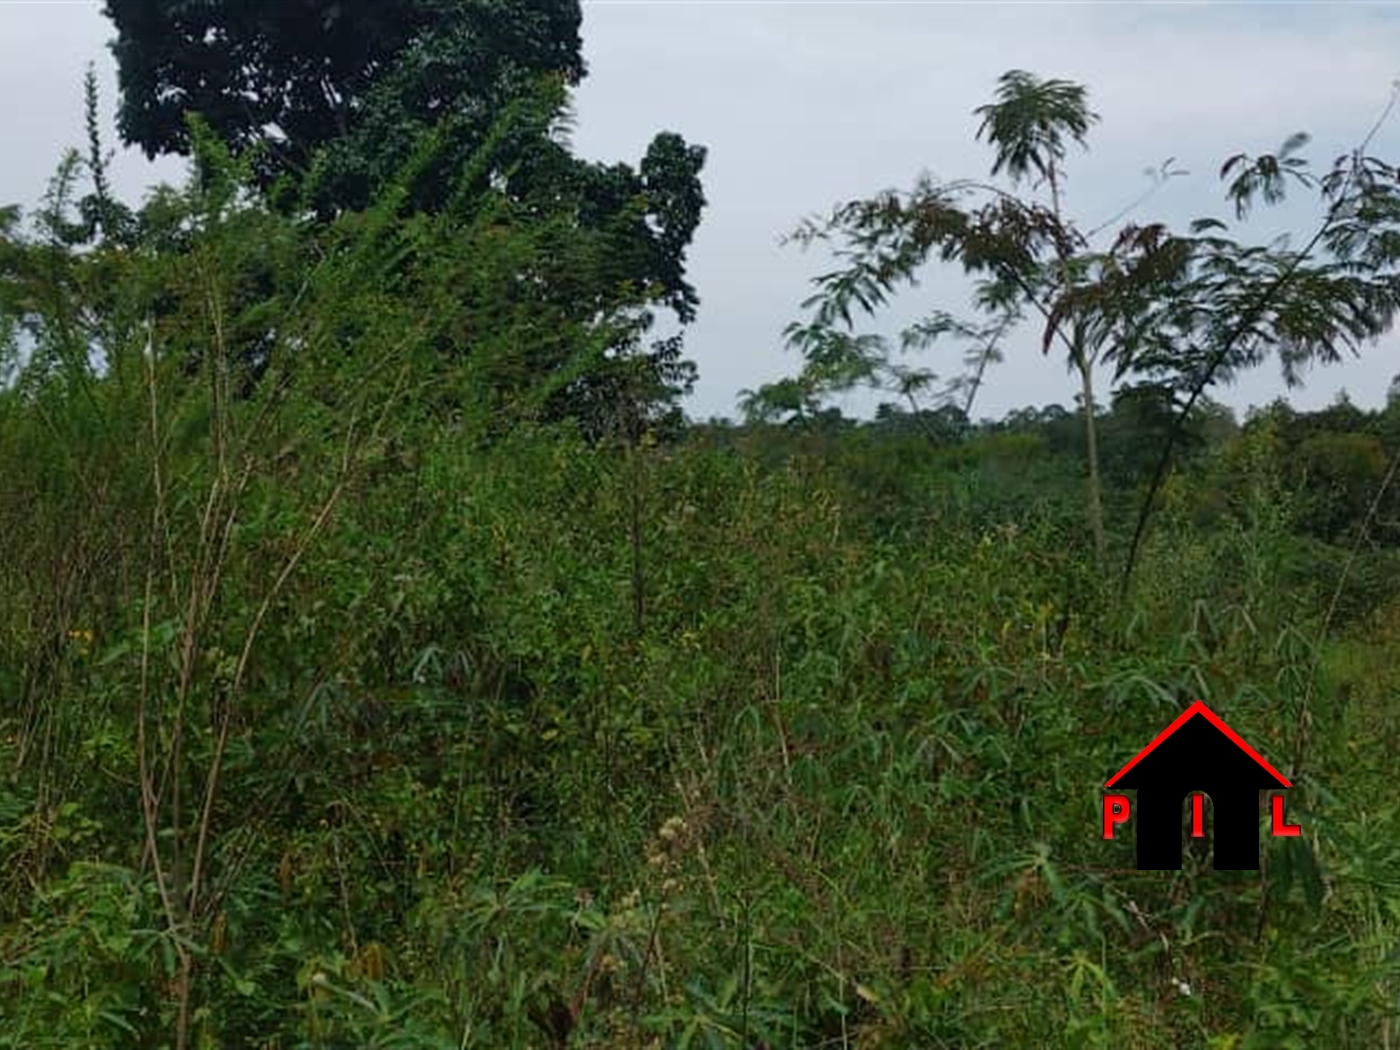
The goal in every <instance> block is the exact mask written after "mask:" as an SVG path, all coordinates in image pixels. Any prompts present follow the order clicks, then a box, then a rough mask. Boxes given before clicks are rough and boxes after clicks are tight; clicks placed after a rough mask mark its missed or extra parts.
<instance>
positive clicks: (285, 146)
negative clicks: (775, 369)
mask: <svg viewBox="0 0 1400 1050" xmlns="http://www.w3.org/2000/svg"><path fill="white" fill-rule="evenodd" d="M106 12H107V14H108V16H109V17H110V18H111V19H112V21H113V23H114V25H115V26H116V28H117V39H116V40H115V42H114V44H113V51H114V53H115V55H116V57H117V61H118V66H119V82H120V86H121V96H122V97H121V104H120V109H119V126H120V129H121V133H122V136H123V138H124V139H125V140H126V141H127V142H128V143H129V144H136V145H139V146H140V147H141V148H143V149H144V150H145V151H146V152H147V153H148V154H149V155H152V156H154V155H156V154H159V153H179V154H186V153H189V152H190V150H191V145H192V140H191V136H190V130H189V121H188V115H189V114H190V113H198V114H199V116H200V118H201V120H202V121H203V122H204V123H205V124H206V125H207V126H208V127H209V128H210V129H211V130H212V132H213V133H214V135H216V136H217V137H218V138H220V139H221V140H223V141H224V142H226V143H227V144H228V146H229V148H230V150H231V151H232V154H233V156H234V157H235V158H240V159H244V160H246V161H247V163H248V164H249V166H250V167H251V170H252V171H253V173H254V177H255V180H256V182H257V184H258V185H259V186H260V188H261V189H262V191H263V192H264V193H265V194H266V195H267V196H268V198H269V200H271V201H273V202H274V203H275V204H277V205H278V206H279V207H281V208H283V209H285V210H288V211H292V212H297V213H307V212H309V213H312V214H314V215H316V216H318V217H320V218H321V219H329V218H331V217H333V216H335V215H337V214H340V213H343V212H346V211H358V210H362V209H364V208H365V207H367V206H368V204H369V203H370V202H371V201H373V200H375V199H377V198H378V196H379V195H380V194H381V193H383V192H384V191H385V190H386V188H388V187H390V186H394V185H395V184H396V179H397V177H398V174H399V173H400V171H401V170H403V168H404V166H405V164H407V163H408V162H409V160H410V158H412V157H415V156H416V155H417V153H416V151H417V149H418V146H419V144H420V143H421V142H422V141H423V140H424V139H425V137H428V136H431V137H433V139H434V140H435V149H434V151H433V153H432V155H431V157H430V158H429V159H428V161H427V162H425V163H423V164H422V165H421V166H420V167H419V170H418V171H417V173H416V175H415V178H414V179H413V180H412V182H411V184H409V185H408V186H407V187H406V190H407V195H408V199H407V204H408V205H409V207H410V208H412V209H415V210H424V211H430V212H440V211H442V210H443V209H445V208H450V207H454V206H456V205H458V204H460V199H461V197H462V196H463V194H468V195H476V196H478V197H482V198H483V199H484V197H485V196H486V194H487V192H488V190H494V189H504V190H505V191H506V193H507V194H508V196H509V197H510V198H511V200H512V201H513V202H515V203H516V204H518V205H520V207H521V208H522V209H524V211H523V212H518V213H517V214H518V215H520V214H525V213H526V212H528V213H529V214H530V215H531V216H532V217H533V218H545V217H548V216H560V217H562V218H564V219H565V220H566V222H565V223H564V224H563V226H556V227H555V228H557V229H559V231H560V232H559V235H560V237H561V238H566V239H567V238H569V237H570V236H571V232H570V231H572V232H576V233H578V234H580V235H581V239H580V238H574V240H573V242H572V245H571V247H570V248H569V249H568V250H565V249H564V248H563V246H562V244H561V248H560V254H561V256H567V257H568V258H570V259H571V260H572V261H573V263H574V264H575V265H574V266H572V267H563V266H560V267H553V268H551V272H550V273H549V274H548V275H540V274H536V275H535V280H536V282H537V283H538V282H544V283H543V286H542V288H536V289H532V292H531V294H532V295H536V294H540V295H543V296H544V297H546V298H548V299H549V301H550V302H551V303H552V304H554V305H556V306H567V307H569V308H570V309H572V310H573V311H575V313H576V314H577V315H578V316H580V317H586V318H592V317H600V316H603V315H606V314H607V313H608V312H609V310H610V309H611V308H613V307H614V306H616V304H617V303H618V302H620V301H624V300H625V301H627V302H629V303H636V302H638V301H639V300H640V302H641V303H642V304H644V305H645V306H647V307H661V308H665V309H669V310H670V311H672V312H673V313H674V314H675V316H676V318H677V319H678V320H679V321H680V322H681V323H682V324H687V323H689V322H690V321H691V320H693V318H694V316H695V309H696V306H697V304H698V297H697V295H696V293H695V290H694V288H693V287H692V286H691V285H690V283H689V282H688V280H687V279H686V273H685V261H686V260H685V256H686V250H687V248H688V246H689V244H690V242H691V239H692V238H693V236H694V233H695V229H696V227H697V225H698V223H699V221H700V216H701V213H702V211H703V208H704V205H705V198H704V193H703V191H702V188H701V185H700V178H699V176H700V171H701V169H702V167H703V165H704V162H705V150H704V149H703V148H702V147H699V146H694V145H690V144H688V143H686V141H685V140H684V139H683V138H682V137H681V136H679V135H677V134H674V133H671V132H665V133H662V134H659V135H657V136H656V138H655V139H654V140H653V141H652V143H651V145H650V146H649V147H648V149H647V151H646V153H645V155H644V157H643V158H642V160H641V162H640V165H638V166H637V167H635V168H634V167H633V166H631V165H628V164H612V165H604V164H598V163H591V162H585V161H583V160H580V159H579V158H577V157H575V156H573V154H572V152H571V151H570V149H569V146H568V142H567V126H568V116H569V114H568V105H567V87H568V86H570V85H576V84H577V83H578V82H579V81H580V80H581V78H582V77H583V76H584V75H585V72H586V69H585V65H584V62H583V58H582V50H581V49H582V44H581V41H580V38H579V27H580V24H581V20H582V15H581V10H580V6H579V4H578V2H577V0H529V2H526V0H504V2H502V0H387V2H385V0H374V2H370V0H107V3H106ZM522 102H524V103H526V104H527V105H529V106H534V107H535V108H536V109H538V110H540V112H539V113H538V114H537V115H536V117H535V118H532V119H524V120H519V119H517V120H512V121H507V122H505V123H504V124H503V123H502V116H503V114H505V113H506V112H507V111H508V110H510V109H512V108H513V107H518V106H519V105H520V104H521V103H522ZM488 146H489V148H486V147H488ZM482 157H486V158H487V160H488V163H486V164H481V163H479V162H480V160H481V158H482ZM464 171H471V172H472V173H473V177H472V178H470V179H467V180H465V181H464V180H463V178H462V173H463V172H464ZM454 198H455V203H454ZM585 255H586V258H584V256H585ZM652 318H653V314H652V312H651V310H650V309H640V310H637V311H635V312H634V319H633V323H632V324H630V325H628V326H626V330H625V331H622V330H619V334H618V339H617V341H616V342H615V343H614V344H613V345H612V346H611V347H610V348H609V349H608V352H607V353H606V355H604V356H602V357H600V356H598V354H597V353H596V352H595V353H594V354H593V357H594V362H593V363H594V364H595V365H596V366H597V367H596V368H594V369H593V370H592V372H590V373H586V374H585V373H577V374H573V376H572V378H571V379H570V381H569V382H568V383H566V384H563V386H564V387H566V388H567V392H566V393H561V394H560V395H559V396H557V397H555V398H554V399H553V402H552V404H553V410H552V411H553V414H555V415H560V414H563V415H571V414H572V415H579V414H580V413H579V412H574V411H573V409H572V408H571V407H569V404H568V402H569V401H570V400H571V399H574V400H578V401H580V403H583V404H584V405H585V407H584V408H583V409H582V410H581V414H582V415H583V416H585V417H587V420H586V421H585V422H586V426H588V428H589V429H591V430H596V429H597V425H596V421H595V417H596V416H597V413H598V411H599V406H600V405H601V404H612V405H615V406H617V409H618V411H620V412H622V413H623V414H625V415H629V417H638V416H639V415H642V416H644V415H648V414H654V412H653V410H652V408H651V407H648V406H651V405H655V404H656V402H655V400H652V401H647V399H660V401H661V402H662V409H663V412H664V411H670V410H672V409H673V408H674V404H675V400H676V398H677V397H678V396H679V395H680V394H681V393H683V392H684V391H686V390H687V389H688V388H689V383H690V382H691V377H692V373H693V366H691V365H690V364H689V363H688V362H686V361H684V360H683V359H681V358H680V356H679V343H678V342H677V341H674V340H662V341H659V342H652V343H650V344H647V343H646V341H645V340H644V338H643V336H644V334H645V333H646V331H647V330H649V328H650V327H651V324H652ZM535 356H536V357H537V358H547V359H548V362H547V363H546V362H545V361H544V360H539V361H537V366H538V367H536V369H535V371H534V378H535V379H537V380H540V381H543V380H545V379H546V378H548V377H549V376H550V374H551V373H558V372H560V371H561V370H563V371H568V369H565V367H564V364H563V363H562V362H560V361H559V359H558V355H557V354H552V355H535ZM577 363H578V362H572V364H577ZM576 371H577V370H575V372H576ZM623 373H626V374H627V378H626V381H625V382H623V381H622V376H623ZM633 373H635V374H633ZM556 378H557V377H556ZM556 385H558V384H556ZM639 397H640V398H642V399H643V401H644V402H646V403H645V404H642V405H637V404H634V402H635V401H636V399H637V398H639ZM629 405H630V406H631V407H627V406H629Z"/></svg>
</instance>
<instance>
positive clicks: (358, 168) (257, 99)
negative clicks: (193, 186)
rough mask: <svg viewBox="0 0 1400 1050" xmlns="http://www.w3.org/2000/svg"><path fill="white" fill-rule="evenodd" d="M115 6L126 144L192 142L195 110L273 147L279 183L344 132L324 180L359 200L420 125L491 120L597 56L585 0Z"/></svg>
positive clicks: (147, 0) (122, 0)
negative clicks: (523, 94) (510, 102)
mask: <svg viewBox="0 0 1400 1050" xmlns="http://www.w3.org/2000/svg"><path fill="white" fill-rule="evenodd" d="M105 11H106V14H107V16H108V17H109V18H110V19H111V20H112V22H113V24H114V25H115V26H116V29H117V38H116V40H115V41H114V42H113V44H112V50H113V53H114V54H115V56H116V59H117V64H118V69H119V82H120V85H121V105H120V109H119V112H118V123H119V126H120V129H121V134H122V137H123V138H124V139H125V140H126V141H127V142H128V143H129V144H132V145H138V146H140V147H141V148H142V149H144V150H145V151H146V153H147V155H149V156H152V157H154V156H156V155H157V154H162V153H179V154H187V153H188V152H189V148H190V139H189V133H188V129H187V125H186V114H187V113H189V112H197V113H199V114H200V115H201V116H203V117H204V119H205V120H206V121H207V122H208V123H209V125H210V127H211V128H213V129H214V130H215V132H216V133H217V134H219V135H220V137H222V138H223V139H224V140H225V141H227V142H228V143H229V145H230V146H231V147H232V149H233V150H234V152H235V154H241V153H242V152H243V151H245V150H247V149H250V148H254V147H257V148H259V149H261V151H262V153H261V155H260V156H259V159H258V166H257V171H258V174H259V176H260V177H261V178H262V179H263V180H264V181H265V182H266V183H267V184H268V185H271V184H272V183H273V182H275V181H276V180H277V179H279V178H281V177H283V176H291V177H292V179H293V180H294V181H295V182H298V183H299V182H301V181H302V179H303V178H304V177H305V176H306V175H307V174H308V172H309V171H310V168H311V165H312V160H313V158H314V156H315V155H316V153H317V151H318V150H321V149H323V148H326V147H329V146H331V145H332V144H333V143H334V144H337V148H335V149H333V150H332V151H331V152H332V158H333V161H334V164H335V167H336V169H337V170H336V171H335V172H334V173H333V175H332V176H331V177H330V178H329V180H328V181H329V183H330V185H329V186H328V187H326V189H327V190H329V191H330V192H331V195H332V196H334V197H336V198H338V202H339V203H348V204H350V205H351V206H358V205H362V204H363V202H364V199H366V198H367V196H368V195H369V192H370V191H371V190H372V188H373V187H372V183H374V182H376V181H380V179H382V176H383V175H384V174H385V172H384V170H383V165H384V162H386V161H387V162H388V164H389V165H390V166H391V167H392V165H393V164H394V163H396V162H400V161H402V159H403V158H404V156H406V154H407V152H408V150H409V149H410V148H411V144H412V141H413V135H414V131H415V129H416V128H418V127H421V126H424V125H431V124H433V123H436V121H437V120H438V119H440V118H441V117H442V116H444V115H445V114H446V113H447V112H448V111H449V110H450V109H454V108H459V107H465V108H466V109H468V110H475V113H474V114H470V115H472V116H475V118H476V119H475V120H474V121H471V123H474V124H475V125H476V126H477V128H478V130H480V129H481V128H483V127H484V126H485V124H486V123H489V118H490V115H491V114H493V113H495V112H497V111H499V109H500V107H501V105H502V103H503V101H504V100H505V99H507V98H510V97H512V96H513V95H515V94H517V93H518V92H519V90H520V88H521V86H522V84H524V83H525V82H527V81H529V80H531V79H534V78H537V77H539V76H540V75H544V74H554V75H557V76H560V77H562V78H563V79H565V80H566V81H567V82H569V83H577V82H578V80H579V79H581V78H582V77H583V75H584V72H585V70H584V63H583V58H582V53H581V52H582V43H581V41H580V38H579V26H580V23H581V21H582V14H581V11H580V8H579V4H578V3H577V2H576V0H528V2H524V0H511V2H494V0H387V2H386V0H335V2H326V0H237V2H223V0H107V2H106V7H105ZM366 147H369V148H366ZM352 158H353V159H354V160H353V161H352ZM377 176H378V177H379V178H376V177H377Z"/></svg>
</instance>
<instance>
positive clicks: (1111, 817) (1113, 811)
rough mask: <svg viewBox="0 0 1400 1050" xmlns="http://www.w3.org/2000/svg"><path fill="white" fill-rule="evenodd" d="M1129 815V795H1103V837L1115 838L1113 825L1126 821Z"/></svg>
mask: <svg viewBox="0 0 1400 1050" xmlns="http://www.w3.org/2000/svg"><path fill="white" fill-rule="evenodd" d="M1128 816H1129V807H1128V796H1127V795H1105V796H1104V797H1103V837H1104V838H1106V839H1111V838H1113V825H1115V824H1123V823H1126V822H1127V820H1128Z"/></svg>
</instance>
